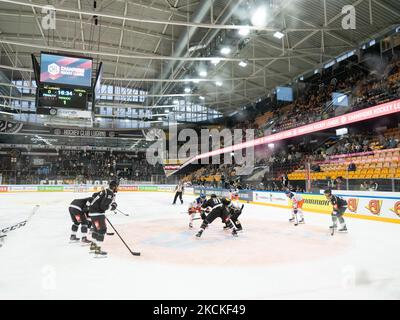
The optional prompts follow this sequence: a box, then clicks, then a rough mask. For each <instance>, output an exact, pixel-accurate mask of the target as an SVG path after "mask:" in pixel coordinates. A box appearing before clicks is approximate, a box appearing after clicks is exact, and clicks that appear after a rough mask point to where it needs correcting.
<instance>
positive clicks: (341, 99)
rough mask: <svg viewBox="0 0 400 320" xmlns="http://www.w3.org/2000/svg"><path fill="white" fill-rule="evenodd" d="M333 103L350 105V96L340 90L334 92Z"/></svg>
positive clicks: (343, 105)
mask: <svg viewBox="0 0 400 320" xmlns="http://www.w3.org/2000/svg"><path fill="white" fill-rule="evenodd" d="M332 103H333V105H334V106H335V107H348V106H349V97H348V96H347V95H345V94H343V93H340V92H333V93H332Z"/></svg>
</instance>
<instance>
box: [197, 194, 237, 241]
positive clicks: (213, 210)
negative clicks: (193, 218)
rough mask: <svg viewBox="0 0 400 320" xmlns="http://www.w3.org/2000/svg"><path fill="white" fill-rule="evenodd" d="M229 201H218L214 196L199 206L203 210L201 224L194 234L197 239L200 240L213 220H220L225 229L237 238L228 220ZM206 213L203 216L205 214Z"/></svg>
mask: <svg viewBox="0 0 400 320" xmlns="http://www.w3.org/2000/svg"><path fill="white" fill-rule="evenodd" d="M230 205H231V200H230V199H227V198H222V199H219V198H218V197H217V196H216V195H212V196H211V198H210V199H209V200H207V201H206V202H205V203H203V205H202V206H201V207H202V209H203V214H202V217H203V223H202V225H201V227H200V230H199V232H198V233H197V234H196V237H197V238H200V237H201V235H202V234H203V232H204V230H205V229H206V228H207V226H208V225H209V224H211V223H212V222H213V221H214V220H215V219H217V218H221V220H222V222H223V223H225V224H226V225H227V227H228V228H229V229H230V230H232V235H233V236H235V237H237V232H236V229H235V227H234V226H233V223H232V221H231V220H230V209H229V206H230ZM204 212H206V213H208V214H207V215H205V213H204Z"/></svg>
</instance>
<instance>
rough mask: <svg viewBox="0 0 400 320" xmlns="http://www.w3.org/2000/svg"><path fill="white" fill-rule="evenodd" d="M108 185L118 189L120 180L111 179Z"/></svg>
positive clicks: (112, 188)
mask: <svg viewBox="0 0 400 320" xmlns="http://www.w3.org/2000/svg"><path fill="white" fill-rule="evenodd" d="M108 187H109V188H110V189H111V190H114V191H115V190H117V188H118V182H117V181H115V180H112V181H110V183H109V184H108Z"/></svg>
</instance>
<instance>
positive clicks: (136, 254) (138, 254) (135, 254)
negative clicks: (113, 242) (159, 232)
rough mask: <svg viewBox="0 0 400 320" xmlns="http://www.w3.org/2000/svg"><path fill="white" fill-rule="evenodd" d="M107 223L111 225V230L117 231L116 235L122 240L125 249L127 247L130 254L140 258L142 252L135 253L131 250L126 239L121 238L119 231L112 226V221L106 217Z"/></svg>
mask: <svg viewBox="0 0 400 320" xmlns="http://www.w3.org/2000/svg"><path fill="white" fill-rule="evenodd" d="M106 220H107V222H108V223H109V224H110V226H111V228H113V230H114V231H115V233H116V234H117V235H118V237H119V238H120V239H121V241H122V242H123V244H124V245H125V247H127V249H128V250H129V252H130V253H131V254H132V255H134V256H140V252H134V251H132V250H131V248H129V247H128V245H127V244H126V242H125V241H124V239H122V237H121V236H120V234H119V233H118V231H117V230H116V229H115V228H114V226H113V225H112V223H111V222H110V220H108V218H107V217H106Z"/></svg>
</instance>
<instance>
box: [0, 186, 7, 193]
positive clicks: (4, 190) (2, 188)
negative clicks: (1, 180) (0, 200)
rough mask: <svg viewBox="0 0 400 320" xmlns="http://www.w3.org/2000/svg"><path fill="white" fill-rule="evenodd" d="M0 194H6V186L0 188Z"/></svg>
mask: <svg viewBox="0 0 400 320" xmlns="http://www.w3.org/2000/svg"><path fill="white" fill-rule="evenodd" d="M0 192H8V187H7V186H0Z"/></svg>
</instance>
